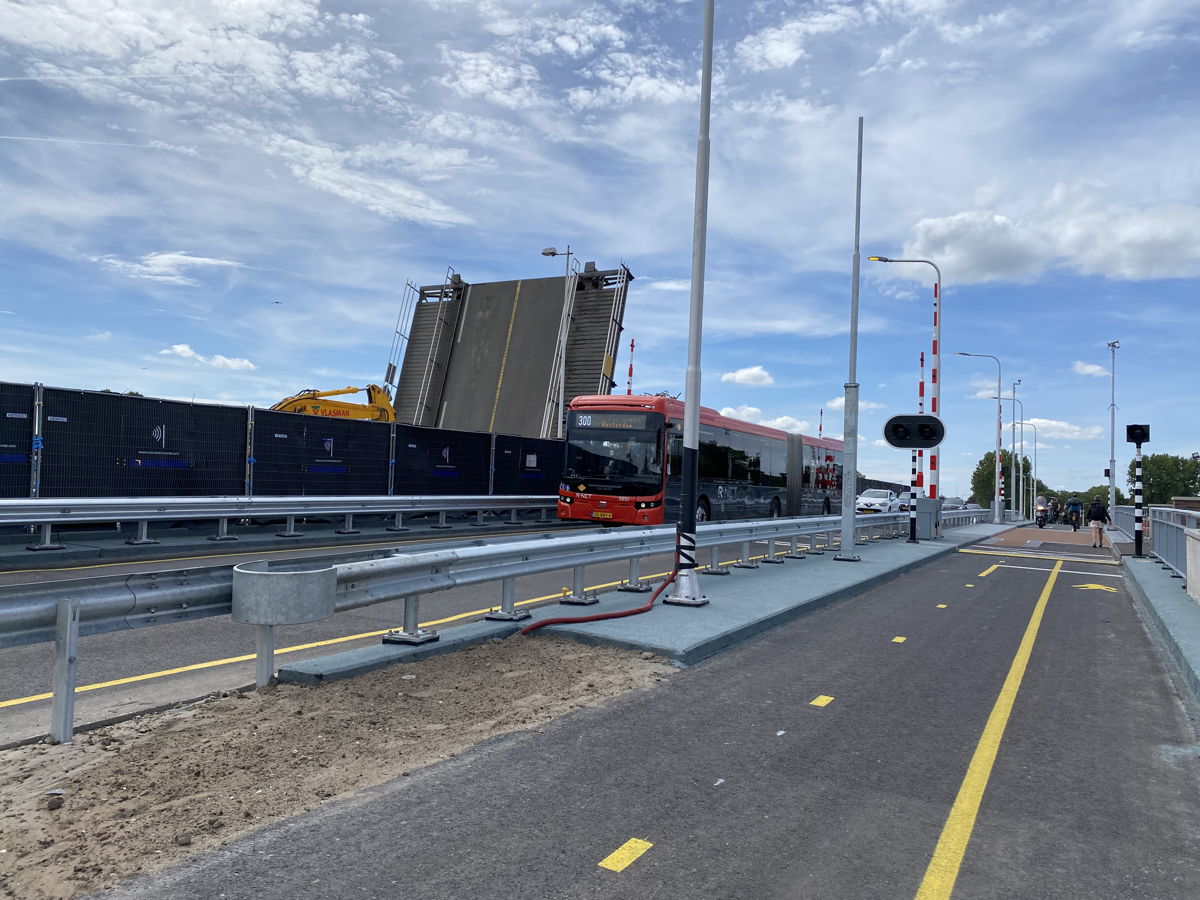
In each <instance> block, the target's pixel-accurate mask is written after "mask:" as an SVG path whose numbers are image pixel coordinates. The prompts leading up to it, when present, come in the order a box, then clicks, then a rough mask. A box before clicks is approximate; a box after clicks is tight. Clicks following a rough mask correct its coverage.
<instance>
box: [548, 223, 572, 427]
mask: <svg viewBox="0 0 1200 900" xmlns="http://www.w3.org/2000/svg"><path fill="white" fill-rule="evenodd" d="M542 256H565V257H566V258H567V270H566V272H565V274H564V275H563V303H562V315H561V317H560V318H559V320H558V343H557V344H555V347H554V366H555V371H554V372H552V373H551V376H550V377H551V378H552V379H554V382H552V384H553V383H555V382H557V386H558V390H557V391H556V392H555V394H556V397H557V400H556V404H555V405H556V406H557V407H558V415H557V418H558V424H557V425H556V426H555V427H553V428H551V425H550V419H549V416H550V404H546V411H545V412H544V413H543V414H542V437H544V438H548V437H550V436H551V432H552V431H553V432H554V433H555V434H556V436H557V437H558V439H559V440H562V436H563V420H564V419H565V418H566V407H567V398H566V393H567V334H568V333H569V332H570V330H571V307H572V305H573V303H572V301H573V300H574V299H575V298H574V296H573V294H574V291H572V290H571V288H572V285H571V245H570V244H567V249H566V250H563V251H561V252H560V251H559V250H557V249H556V248H554V247H547V248H546V249H545V250H543V251H542Z"/></svg>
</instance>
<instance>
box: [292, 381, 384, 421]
mask: <svg viewBox="0 0 1200 900" xmlns="http://www.w3.org/2000/svg"><path fill="white" fill-rule="evenodd" d="M363 391H366V393H367V402H366V403H350V402H348V401H346V400H330V399H328V398H330V397H340V396H343V395H345V394H358V393H361V392H363ZM271 409H277V410H279V411H280V412H292V413H304V414H305V415H308V416H328V417H330V418H334V419H370V420H371V421H374V422H395V421H396V410H395V408H394V407H393V406H392V400H391V398H390V397H389V396H388V393H387V391H386V390H384V389H383V388H381V387H380V386H379V385H377V384H368V385H367V386H366V387H365V388H358V387H344V388H341V389H339V390H335V391H318V390H315V389H310V390H306V391H301V392H300V393H298V394H292V396H290V397H285V398H284V399H283V400H280V401H279V402H278V403H276V404H275V405H274V406H272V407H271Z"/></svg>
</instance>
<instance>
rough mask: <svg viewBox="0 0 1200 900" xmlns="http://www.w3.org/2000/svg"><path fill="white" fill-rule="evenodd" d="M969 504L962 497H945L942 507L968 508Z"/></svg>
mask: <svg viewBox="0 0 1200 900" xmlns="http://www.w3.org/2000/svg"><path fill="white" fill-rule="evenodd" d="M966 508H967V504H966V503H965V502H963V498H962V497H944V498H943V499H942V509H966Z"/></svg>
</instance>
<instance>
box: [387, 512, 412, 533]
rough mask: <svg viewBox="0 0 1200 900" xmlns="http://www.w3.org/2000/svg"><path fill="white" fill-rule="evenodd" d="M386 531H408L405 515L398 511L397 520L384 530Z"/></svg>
mask: <svg viewBox="0 0 1200 900" xmlns="http://www.w3.org/2000/svg"><path fill="white" fill-rule="evenodd" d="M384 531H408V529H407V528H405V527H404V513H402V512H400V511H399V510H396V518H395V519H394V520H393V523H392V524H391V525H389V526H387V528H385V529H384Z"/></svg>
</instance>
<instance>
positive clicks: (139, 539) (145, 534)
mask: <svg viewBox="0 0 1200 900" xmlns="http://www.w3.org/2000/svg"><path fill="white" fill-rule="evenodd" d="M125 543H127V544H132V545H133V546H135V547H137V546H141V545H142V544H157V543H158V541H156V540H155V539H154V538H152V537H150V521H149V520H148V519H142V520H141V521H140V522H138V531H137V536H136V537H131V538H129V540H127V541H126V542H125Z"/></svg>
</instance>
